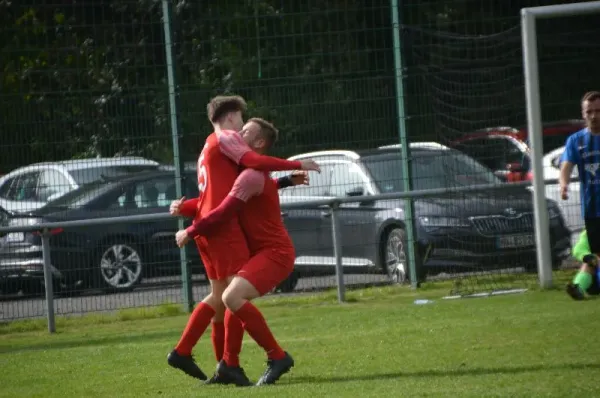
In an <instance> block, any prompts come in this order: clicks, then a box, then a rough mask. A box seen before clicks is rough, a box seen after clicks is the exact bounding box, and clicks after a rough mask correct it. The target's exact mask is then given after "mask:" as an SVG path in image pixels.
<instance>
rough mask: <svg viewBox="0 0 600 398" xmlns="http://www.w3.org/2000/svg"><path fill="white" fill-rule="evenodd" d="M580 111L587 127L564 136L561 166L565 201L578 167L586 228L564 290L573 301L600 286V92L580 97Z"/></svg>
mask: <svg viewBox="0 0 600 398" xmlns="http://www.w3.org/2000/svg"><path fill="white" fill-rule="evenodd" d="M581 114H582V117H583V119H584V120H585V122H586V128H584V129H582V130H580V131H578V132H576V133H574V134H572V135H571V136H569V138H568V139H567V143H566V145H565V151H564V153H563V155H562V159H561V161H562V163H561V168H560V189H561V196H562V199H563V200H566V199H568V186H569V181H570V178H571V173H572V172H573V168H574V167H575V166H577V170H578V172H579V179H580V182H579V183H580V187H581V188H580V191H581V211H582V215H583V218H584V221H585V231H584V233H583V234H582V236H581V237H580V239H579V243H578V244H577V245H576V246H575V248H574V250H573V252H574V255H575V257H576V258H578V259H579V260H580V261H583V262H584V263H583V265H582V266H581V269H580V271H579V273H578V274H577V275H576V276H575V279H574V280H573V283H570V284H568V285H567V293H568V294H569V295H570V296H571V297H572V298H573V299H575V300H583V298H584V297H585V293H588V294H598V293H599V291H598V289H600V288H599V287H598V257H597V256H598V255H599V254H600V172H599V169H600V92H598V91H591V92H588V93H586V94H585V95H584V96H583V98H582V99H581ZM586 244H587V246H586ZM585 252H587V253H585ZM576 253H577V254H576ZM582 253H583V254H582Z"/></svg>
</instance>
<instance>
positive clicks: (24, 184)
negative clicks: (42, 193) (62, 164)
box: [8, 171, 40, 202]
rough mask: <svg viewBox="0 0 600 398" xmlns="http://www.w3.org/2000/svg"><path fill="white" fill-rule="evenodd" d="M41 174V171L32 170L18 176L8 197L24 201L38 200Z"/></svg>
mask: <svg viewBox="0 0 600 398" xmlns="http://www.w3.org/2000/svg"><path fill="white" fill-rule="evenodd" d="M39 175H40V172H39V171H32V172H29V173H25V174H21V175H20V176H18V177H17V180H16V182H15V183H14V184H12V185H11V188H10V191H9V193H8V196H9V197H8V199H10V200H15V201H23V202H25V201H36V200H37V197H36V194H37V184H38V178H39Z"/></svg>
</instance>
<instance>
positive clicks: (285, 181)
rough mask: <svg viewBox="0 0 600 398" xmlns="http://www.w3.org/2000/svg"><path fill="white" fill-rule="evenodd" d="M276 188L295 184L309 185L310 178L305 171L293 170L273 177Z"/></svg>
mask: <svg viewBox="0 0 600 398" xmlns="http://www.w3.org/2000/svg"><path fill="white" fill-rule="evenodd" d="M273 181H274V182H275V184H276V185H277V189H283V188H288V187H293V186H296V185H309V184H310V179H309V177H308V172H307V171H294V172H293V173H292V174H290V175H287V176H283V177H279V178H275V179H273Z"/></svg>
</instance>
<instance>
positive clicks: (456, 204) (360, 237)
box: [281, 143, 570, 282]
mask: <svg viewBox="0 0 600 398" xmlns="http://www.w3.org/2000/svg"><path fill="white" fill-rule="evenodd" d="M411 147H412V149H411V154H412V170H411V172H412V184H413V189H414V190H423V189H435V188H450V187H458V186H467V185H479V184H496V183H497V184H501V183H502V182H501V181H500V180H499V179H498V178H497V177H496V176H495V175H494V173H493V172H492V171H491V170H489V169H487V168H486V167H484V166H483V165H481V164H480V163H478V162H476V161H475V160H473V159H472V158H470V157H468V156H467V155H465V154H463V153H461V152H458V151H456V150H453V149H449V148H447V147H444V146H442V145H440V144H436V143H416V144H413V145H411ZM303 158H311V159H314V160H315V161H317V162H318V163H319V164H320V165H321V168H322V172H321V173H320V174H316V173H312V174H311V183H310V186H297V187H293V188H289V189H286V190H282V191H281V203H282V205H284V210H283V216H284V220H285V223H286V226H287V228H288V230H289V231H290V235H291V237H292V239H293V241H294V245H295V247H296V255H297V259H296V273H297V274H298V275H299V276H302V275H314V274H316V273H331V272H333V270H334V264H335V258H334V256H333V239H332V227H331V213H330V210H328V208H326V207H325V208H319V207H313V208H307V209H287V210H286V209H285V203H290V202H297V201H309V200H315V199H323V198H332V197H344V196H360V195H366V196H367V198H365V200H363V201H362V202H360V203H348V204H343V205H342V206H341V207H340V210H339V211H340V224H341V238H342V252H343V265H344V272H347V273H351V272H365V271H373V270H374V271H377V272H382V273H387V274H388V275H389V276H390V278H393V280H395V281H398V282H402V281H404V280H406V278H407V276H408V267H407V250H406V247H407V243H408V242H407V236H406V229H405V213H404V201H403V200H386V201H375V200H369V199H368V196H372V195H377V194H382V193H391V192H401V191H403V180H402V162H401V157H400V149H399V148H398V147H393V146H392V147H388V148H380V149H376V150H370V151H364V152H352V151H322V152H312V153H306V154H301V155H297V156H294V157H293V158H292V159H303ZM414 208H415V214H414V217H415V219H416V222H415V225H416V240H417V242H416V243H417V244H416V250H417V254H418V255H417V265H418V270H419V272H418V273H419V275H418V276H419V279H423V277H424V276H425V274H426V273H434V272H441V271H443V272H453V271H455V270H459V269H460V270H462V271H464V270H468V269H470V270H473V269H481V268H496V267H498V268H499V267H506V266H511V267H514V266H515V265H518V266H523V267H526V268H529V269H535V267H536V256H535V239H534V229H533V228H534V223H533V207H532V194H531V192H529V191H528V190H526V189H522V190H517V191H515V190H512V191H511V192H510V193H509V192H505V191H498V190H495V191H493V192H483V193H455V194H448V195H444V196H443V197H436V198H425V199H417V200H415V201H414ZM548 209H549V216H550V237H551V242H552V255H553V261H554V263H555V265H558V264H559V263H560V262H561V261H562V259H564V258H566V257H567V256H568V255H569V253H570V232H569V230H568V229H567V228H566V227H565V225H564V221H563V218H562V215H561V213H560V211H559V210H558V207H557V206H556V203H555V202H553V201H550V200H549V201H548Z"/></svg>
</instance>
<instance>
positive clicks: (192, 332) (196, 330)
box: [175, 303, 215, 355]
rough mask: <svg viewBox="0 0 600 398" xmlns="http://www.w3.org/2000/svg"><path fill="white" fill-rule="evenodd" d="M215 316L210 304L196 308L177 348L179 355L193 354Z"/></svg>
mask: <svg viewBox="0 0 600 398" xmlns="http://www.w3.org/2000/svg"><path fill="white" fill-rule="evenodd" d="M214 315H215V310H214V309H213V308H212V307H211V306H210V305H208V304H205V303H200V304H198V305H197V306H196V308H194V311H193V312H192V315H191V316H190V319H189V320H188V323H187V325H185V329H184V331H183V334H182V335H181V339H180V340H179V343H177V345H176V346H175V351H177V353H178V354H179V355H191V354H192V349H193V348H194V346H195V345H196V343H197V342H198V340H200V337H201V336H202V334H203V333H204V332H205V331H206V328H207V327H208V325H209V324H210V320H211V318H212V317H213V316H214Z"/></svg>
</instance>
